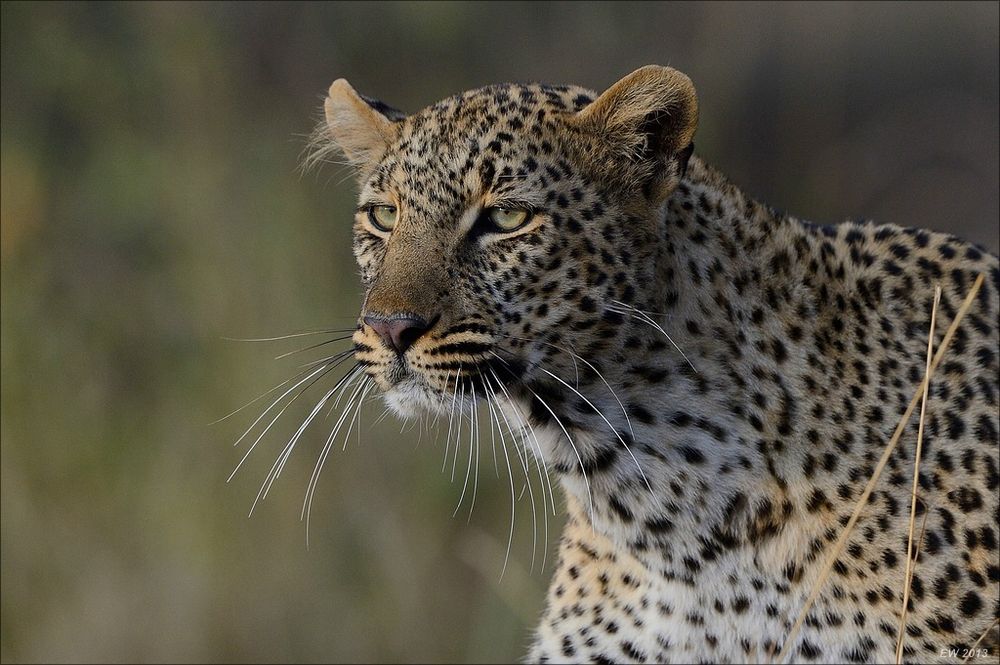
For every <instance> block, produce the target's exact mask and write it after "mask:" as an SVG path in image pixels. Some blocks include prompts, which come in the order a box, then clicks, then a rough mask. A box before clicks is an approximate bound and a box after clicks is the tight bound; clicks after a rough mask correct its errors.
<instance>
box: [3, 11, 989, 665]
mask: <svg viewBox="0 0 1000 665" xmlns="http://www.w3.org/2000/svg"><path fill="white" fill-rule="evenodd" d="M0 11H2V39H0V43H2V47H0V48H2V60H0V63H2V64H0V71H2V109H0V110H2V197H0V199H2V227H0V230H2V237H0V240H2V253H0V257H2V275H0V277H2V312H0V314H2V341H0V350H2V373H0V376H2V391H0V398H2V420H0V422H2V429H0V435H2V438H0V442H2V466H0V468H2V471H0V480H2V529H0V533H2V557H0V561H2V605H0V609H2V622H0V658H2V660H3V661H4V662H22V661H23V662H28V661H129V662H146V661H213V662H221V661H226V662H229V661H255V662H256V661H367V662H371V661H376V662H378V661H387V662H388V661H395V662H401V661H410V662H448V661H451V662H511V661H512V660H513V659H515V658H519V657H520V656H522V655H523V653H524V649H525V645H526V644H527V643H528V640H529V637H530V631H531V628H532V626H533V624H534V622H535V619H536V617H537V615H538V613H539V611H540V610H541V607H542V601H543V594H544V588H545V586H546V583H547V580H548V576H549V574H550V573H551V567H552V556H551V551H552V550H553V549H554V545H555V541H556V537H557V536H556V534H557V533H558V526H559V525H558V523H559V520H560V519H561V516H556V517H551V516H550V520H549V522H550V524H549V534H548V544H549V552H550V555H549V558H548V562H547V563H546V566H545V569H544V570H543V569H541V565H540V564H541V561H540V550H539V552H537V553H536V560H535V561H534V566H532V520H531V508H530V505H529V503H528V501H527V498H524V499H522V500H521V501H520V502H519V503H518V507H517V517H518V520H517V526H516V529H515V531H516V533H515V537H514V541H513V546H512V548H511V554H510V560H509V562H508V564H507V567H506V571H505V574H504V576H503V579H502V580H500V579H499V578H500V574H501V571H503V566H504V559H505V550H506V546H507V530H508V525H509V520H510V512H509V511H510V508H509V489H508V486H507V480H506V478H501V479H500V480H497V479H496V478H494V477H493V469H492V464H491V463H489V462H488V461H487V460H486V458H485V457H484V461H483V469H484V471H487V469H488V472H484V474H483V477H482V478H481V482H480V483H479V489H478V498H477V502H476V508H475V511H474V512H473V513H472V516H471V518H469V516H468V512H467V508H468V506H469V497H468V496H467V497H466V498H465V503H464V506H463V510H462V511H461V512H459V513H458V515H457V516H456V517H452V512H453V510H454V507H455V505H456V504H457V503H458V500H459V497H460V495H461V489H462V471H463V468H464V460H463V461H462V462H460V465H459V472H458V474H457V478H456V480H455V481H454V482H451V481H450V475H451V474H450V468H449V469H447V470H446V471H445V472H444V473H442V472H441V462H442V450H443V448H442V446H441V445H440V442H439V443H438V444H435V443H434V442H433V441H432V439H433V438H434V437H433V436H429V435H427V434H425V435H424V436H423V441H422V442H421V443H420V444H419V445H417V439H418V436H417V432H416V431H413V432H407V433H404V434H400V432H399V424H398V423H396V422H394V421H393V420H392V419H391V418H390V419H387V420H385V421H383V422H381V423H379V424H377V425H376V424H374V421H375V419H376V418H377V416H378V415H379V414H380V413H381V411H382V407H381V405H379V404H377V403H372V404H370V405H366V407H365V408H364V410H363V411H362V421H363V424H362V426H361V428H360V432H361V435H360V437H359V438H355V435H354V434H352V437H351V443H350V445H349V446H348V447H347V450H346V451H340V450H339V446H338V449H337V450H335V452H334V453H333V454H331V456H330V459H329V460H328V462H327V464H326V468H325V471H324V474H323V476H322V479H321V481H320V484H319V489H318V491H317V495H316V500H315V505H314V509H313V519H312V525H311V531H310V542H309V547H308V548H307V547H306V541H305V528H304V525H303V524H302V523H301V522H300V521H299V510H300V507H301V504H302V499H303V495H304V492H305V489H306V486H307V484H308V482H309V476H310V473H311V471H312V467H313V463H314V461H315V459H316V456H317V454H318V452H319V450H320V448H321V447H322V445H323V443H324V440H325V439H324V436H325V433H326V431H328V430H329V423H325V424H324V423H321V424H320V426H318V427H314V428H311V429H310V430H309V431H307V432H306V434H305V435H304V436H303V437H302V439H301V441H299V444H298V447H297V448H296V450H295V454H294V455H293V456H292V457H291V459H290V461H289V464H288V466H287V468H286V469H285V471H284V474H283V475H282V476H281V478H280V479H279V480H278V481H277V482H276V483H275V485H274V488H273V490H272V491H271V494H270V495H269V496H268V497H267V500H266V501H265V502H263V503H262V504H261V505H259V506H258V508H257V510H256V512H255V513H254V515H253V517H252V518H250V519H248V518H247V513H248V511H249V509H250V506H251V505H252V503H253V500H254V497H255V496H256V494H257V490H258V488H259V486H260V484H261V482H262V481H263V480H264V478H265V477H266V475H267V472H268V469H269V468H270V466H271V464H272V462H273V461H274V459H275V457H276V456H277V455H278V453H279V451H280V450H281V448H282V446H283V445H284V444H285V443H286V442H287V441H288V439H289V437H290V436H291V435H292V434H293V433H294V431H295V429H296V427H297V425H298V424H299V423H300V422H301V421H302V419H303V418H304V417H305V415H307V414H308V412H309V410H310V408H311V406H312V403H306V402H305V400H304V399H303V400H300V401H299V402H298V403H296V405H295V406H293V407H292V408H290V409H289V410H288V412H286V414H285V415H284V416H283V417H282V419H281V420H279V421H278V423H277V424H276V425H275V426H274V427H273V428H272V430H271V431H270V432H269V433H268V435H267V436H265V437H264V439H263V440H262V441H261V443H260V444H259V445H258V447H257V450H255V452H254V454H253V455H251V456H250V458H249V459H248V460H247V462H246V464H245V465H244V466H243V468H242V469H241V470H240V472H239V474H237V475H236V477H235V478H234V479H233V481H232V482H231V483H229V484H227V483H226V478H227V477H228V476H229V474H230V472H231V471H232V469H233V468H234V467H235V466H236V464H237V463H238V462H239V460H240V458H241V457H242V455H243V454H244V451H245V450H246V447H247V445H248V444H249V443H251V441H249V440H245V441H244V442H242V443H241V444H240V446H239V447H238V448H233V447H232V445H231V444H232V443H233V442H234V441H235V440H236V439H237V438H238V437H239V435H240V434H241V433H242V432H243V431H244V429H246V427H248V426H249V425H250V423H251V422H252V421H253V419H254V418H255V417H256V415H257V414H258V413H259V412H260V411H261V410H262V409H263V408H264V407H265V406H266V405H267V402H264V401H261V402H258V403H256V404H254V405H252V406H251V407H249V408H247V409H245V410H244V411H241V412H239V413H238V414H236V415H235V416H233V417H232V418H229V419H228V420H224V421H222V422H221V423H218V424H214V425H209V423H211V422H212V421H214V420H216V419H218V418H220V417H222V416H224V415H225V414H227V413H229V412H230V411H232V410H233V409H235V408H237V407H238V406H240V405H242V404H243V403H245V402H246V401H248V400H249V399H251V398H252V397H254V396H256V395H257V394H259V393H261V392H263V391H264V390H266V389H268V388H270V387H271V386H273V385H275V384H278V383H279V382H281V381H283V380H284V379H286V378H287V377H288V376H290V375H292V374H293V373H294V372H295V371H297V367H298V365H299V364H300V363H302V362H305V361H308V360H311V359H314V358H317V357H320V356H321V355H322V352H323V351H324V350H325V349H327V348H331V347H332V348H334V349H335V350H337V349H339V348H346V347H340V346H337V345H336V344H334V345H331V346H327V347H321V348H320V349H316V350H313V351H311V352H306V353H303V354H299V355H296V356H292V357H289V358H285V359H282V360H275V359H274V357H275V356H276V355H279V354H281V353H284V352H287V351H291V350H294V349H296V348H298V347H301V346H305V345H307V344H308V343H310V341H312V340H315V339H316V338H310V337H306V338H291V339H287V340H282V341H277V342H273V343H241V342H232V341H227V340H226V339H224V338H226V337H266V336H277V335H282V334H287V333H292V332H295V331H299V330H304V329H315V328H342V327H350V326H351V325H352V321H353V317H354V315H355V311H356V307H357V305H358V302H359V296H360V293H359V288H358V285H357V281H356V275H355V270H354V265H353V260H352V258H351V254H350V219H351V210H352V206H353V204H354V199H353V197H354V183H353V180H352V179H351V176H350V174H349V173H346V172H343V171H339V170H338V169H336V168H327V169H326V170H324V171H321V172H320V173H318V174H308V175H304V176H303V175H301V174H300V172H299V171H298V166H299V163H300V158H301V154H302V150H303V146H304V136H305V135H307V134H308V133H309V132H310V130H311V129H312V127H313V124H314V122H315V121H316V119H317V113H318V110H319V107H320V103H321V96H322V95H323V94H324V92H325V90H326V88H327V86H328V85H329V83H330V82H331V81H332V80H334V79H335V78H338V77H342V76H343V77H346V78H348V79H349V80H350V81H351V82H352V83H353V84H354V86H355V87H356V88H357V89H358V90H360V91H362V92H364V93H366V94H369V95H371V96H375V97H378V98H381V99H383V100H385V101H387V102H388V103H390V104H392V105H394V106H397V107H399V108H402V109H405V110H411V111H412V110H416V109H418V108H420V107H422V106H424V105H427V104H430V103H431V102H433V101H435V100H437V99H440V98H442V97H445V96H447V95H450V94H453V93H455V92H458V91H461V90H463V89H466V88H470V87H477V86H480V85H483V84H487V83H494V82H502V81H510V80H517V81H524V80H539V81H544V82H551V83H577V84H581V85H585V86H588V87H591V88H595V89H603V88H604V87H606V86H608V85H610V84H611V83H613V82H614V81H615V80H617V79H618V78H620V77H621V76H623V75H624V74H626V73H628V72H630V71H631V70H633V69H635V68H636V67H638V66H641V65H644V64H647V63H658V64H669V65H672V66H674V67H677V68H679V69H681V70H683V71H684V72H686V73H687V74H689V75H690V76H691V78H692V79H693V80H694V82H695V85H696V86H697V88H698V91H699V96H700V100H701V110H702V111H701V124H700V129H699V132H698V135H697V138H696V143H697V151H698V153H699V154H700V155H701V156H702V157H703V158H705V159H707V160H708V161H709V162H711V163H713V164H714V165H716V166H717V167H719V168H720V169H722V170H723V171H724V172H726V173H727V174H728V175H729V176H730V177H731V178H732V179H733V180H734V181H735V182H736V183H738V184H740V185H742V186H743V187H745V188H746V189H747V190H748V191H749V192H750V193H752V194H754V195H756V196H757V197H759V198H760V199H762V200H764V201H766V202H768V203H770V204H772V205H774V206H776V207H779V208H782V209H785V210H787V211H789V212H791V213H793V214H796V215H799V216H802V217H805V218H808V219H812V220H814V221H821V222H835V221H838V220H842V219H845V218H847V217H870V218H874V219H876V220H878V221H882V222H894V223H898V224H902V225H907V226H924V227H930V228H933V229H938V230H943V231H949V232H954V233H957V234H959V235H962V236H964V237H966V238H969V239H971V240H974V241H976V242H978V243H981V244H983V245H985V246H986V247H987V248H989V249H990V250H992V251H994V252H995V251H997V247H998V239H997V233H998V194H997V192H998V151H1000V150H998V148H1000V146H998V5H997V4H996V3H983V4H958V3H946V4H933V3H931V4H928V3H914V4H909V3H907V4H871V5H868V4H852V3H843V4H841V3H837V4H821V3H807V4H801V5H798V4H791V3H775V4H752V3H738V4H726V3H710V4H673V3H671V4H669V5H668V4H652V3H641V4H631V3H625V2H614V3H584V4H562V3H527V4H518V3H513V4H508V3H493V4H487V3H451V2H449V3H440V4H437V3H391V4H390V3H386V4H367V3H333V4H295V3H280V4H279V3H274V4H242V3H241V4H202V3H197V4H194V3H192V4H187V3H183V4H174V3H156V4H153V3H128V4H103V3H102V4H97V3H93V4H61V3H58V4H57V3H38V4H28V3H9V2H5V3H3V5H2V6H0ZM320 339H322V338H320ZM310 354H312V355H310ZM314 399H315V398H314ZM324 430H326V431H324ZM557 498H558V495H557ZM537 537H538V538H539V539H542V537H543V536H542V534H541V533H540V530H539V533H538V535H537Z"/></svg>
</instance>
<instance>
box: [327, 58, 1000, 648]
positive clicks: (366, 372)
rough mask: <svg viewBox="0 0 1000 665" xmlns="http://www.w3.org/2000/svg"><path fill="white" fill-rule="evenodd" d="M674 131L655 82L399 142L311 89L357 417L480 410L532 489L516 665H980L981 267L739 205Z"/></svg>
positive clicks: (535, 94)
mask: <svg viewBox="0 0 1000 665" xmlns="http://www.w3.org/2000/svg"><path fill="white" fill-rule="evenodd" d="M698 117H699V104H698V97H697V94H696V91H695V87H694V84H693V83H692V81H691V79H690V78H689V77H688V76H687V75H685V74H683V73H682V72H680V71H678V70H676V69H673V68H670V67H664V66H657V65H649V66H645V67H642V68H640V69H638V70H636V71H634V72H632V73H631V74H629V75H627V76H625V77H624V78H622V79H621V80H619V81H618V82H616V83H614V84H613V85H611V86H610V87H608V88H607V89H605V90H604V91H603V92H601V93H596V92H594V91H592V90H590V89H588V88H584V87H580V86H575V85H548V84H538V83H524V84H521V83H517V84H501V85H489V86H486V87H481V88H478V89H473V90H469V91H466V92H462V93H460V94H456V95H454V96H451V97H448V98H446V99H444V100H442V101H439V102H437V103H434V104H432V105H431V106H428V107H426V108H425V109H423V110H421V111H418V112H415V113H410V114H407V113H404V112H401V111H398V110H396V109H395V108H393V107H391V106H389V105H387V104H386V103H384V102H382V101H379V100H376V99H374V98H372V97H368V96H365V95H362V94H360V93H358V92H356V91H355V90H354V88H353V87H352V86H351V84H349V83H348V82H347V81H346V80H344V79H338V80H337V81H335V82H334V83H333V84H332V85H331V86H330V88H329V91H328V94H327V96H326V97H325V100H324V106H323V113H322V117H321V120H320V123H319V127H318V129H317V132H316V137H315V140H314V144H313V152H312V153H311V159H313V160H314V161H316V162H323V161H329V160H331V159H332V158H333V156H334V155H336V157H337V158H338V159H340V160H341V162H340V163H346V164H348V165H349V166H350V168H351V169H352V170H353V173H354V175H355V176H356V177H357V181H358V184H359V198H358V206H357V208H356V211H355V215H354V222H353V252H354V256H355V257H356V259H357V263H358V267H359V272H360V280H361V283H362V286H363V291H364V298H363V303H362V305H361V308H360V312H359V314H358V318H357V323H356V328H355V329H354V330H353V333H352V334H353V337H352V342H353V356H354V360H355V362H356V368H357V369H356V372H357V373H360V375H363V376H364V380H365V381H366V383H365V384H364V385H365V391H368V390H370V391H371V392H372V393H373V394H380V395H381V396H382V398H383V399H384V401H385V402H386V404H387V406H388V408H389V409H391V411H392V412H393V413H395V414H396V415H397V416H399V417H400V418H401V419H403V420H410V419H414V418H418V417H423V416H427V415H437V416H441V415H442V414H443V415H444V417H445V418H447V417H448V415H449V414H451V416H452V417H454V414H455V412H456V405H457V412H458V413H459V414H461V413H463V412H466V411H467V412H470V413H471V412H472V411H473V410H474V409H476V408H478V405H481V404H486V405H487V407H488V409H489V414H490V416H491V418H493V419H494V422H495V423H496V426H497V427H498V428H499V427H500V424H501V422H503V423H505V424H506V427H507V431H508V433H509V434H510V440H511V442H512V443H514V444H516V446H517V447H518V449H519V450H521V451H523V454H524V455H525V456H526V457H528V456H530V458H531V459H534V460H535V462H536V464H539V465H541V467H543V468H544V469H545V473H546V476H547V477H551V476H554V477H555V479H556V480H557V483H556V484H557V485H558V486H559V487H560V488H561V490H560V492H561V494H562V499H563V503H564V505H563V509H564V511H565V520H566V521H565V526H564V531H563V533H562V535H561V538H560V539H559V542H558V553H557V562H556V564H555V571H554V574H553V577H552V580H551V584H550V586H549V589H548V593H547V598H546V601H545V608H544V610H543V611H542V615H541V618H540V621H539V623H538V626H537V629H536V630H535V632H534V633H533V636H532V637H530V638H526V642H525V645H524V648H525V651H524V653H525V659H526V662H537V663H555V662H580V663H583V662H588V663H611V662H615V663H641V662H660V663H671V662H678V663H680V662H683V663H729V662H733V663H735V662H781V661H782V660H783V661H785V662H847V663H862V662H897V660H896V658H897V648H898V647H899V646H900V644H899V643H900V642H901V652H900V654H899V655H900V658H901V660H902V661H903V662H958V660H961V657H962V655H961V654H959V655H956V654H957V653H958V652H959V651H962V653H968V650H969V649H971V648H974V647H977V648H979V650H980V651H979V652H981V653H983V654H988V656H989V657H990V658H995V657H996V651H995V649H996V641H995V637H994V638H989V637H987V636H988V635H989V634H990V633H991V630H992V629H993V627H994V626H995V625H996V622H997V617H998V615H1000V600H998V583H1000V566H998V485H1000V471H998V441H1000V435H998V431H1000V422H998V418H1000V416H998V399H1000V386H998V372H1000V367H998V358H1000V354H998V346H1000V343H998V342H1000V338H998V330H1000V322H998V313H1000V301H998V293H1000V268H998V257H997V256H996V255H995V254H993V253H991V252H990V251H988V250H986V249H984V248H982V247H979V246H977V245H975V244H972V243H969V242H966V241H963V240H962V239H960V238H957V237H955V236H953V235H949V234H946V233H942V232H937V231H931V230H926V229H922V228H909V227H903V226H896V225H891V224H878V223H875V222H872V221H867V220H863V219H852V220H847V221H844V222H842V223H837V224H818V223H812V222H809V221H806V220H803V219H800V218H798V217H796V216H794V215H791V214H789V213H786V212H782V211H780V210H778V209H776V208H773V207H770V206H768V205H766V204H764V203H761V202H759V201H757V200H755V199H754V198H753V197H752V196H751V195H749V194H747V193H745V192H744V191H743V190H742V189H740V188H739V187H738V186H737V185H735V184H733V183H732V182H730V180H728V179H727V178H726V177H725V176H724V175H723V174H722V173H721V172H719V171H717V170H716V169H714V168H713V167H712V166H710V165H709V164H707V163H706V162H705V161H704V160H703V159H702V158H700V157H699V156H698V155H696V154H694V135H695V131H696V128H697V124H698ZM977 289H978V290H977ZM935 292H937V293H938V294H939V295H938V296H937V300H935V296H934V294H935ZM970 294H974V295H973V296H970ZM970 298H971V299H970ZM932 322H935V325H934V326H933V327H932ZM949 324H954V325H953V329H952V330H950V332H946V328H948V325H949ZM946 338H947V339H946ZM929 342H930V343H931V349H932V350H938V349H942V345H946V347H944V348H943V349H942V350H941V354H942V355H941V356H940V360H939V361H937V364H936V365H934V367H932V368H931V369H934V371H933V372H932V373H930V374H928V372H927V370H928V368H929V367H930V366H929V365H928V358H929V356H928V353H929V349H928V343H929ZM925 376H927V377H928V378H927V380H926V381H925ZM925 384H926V391H924V386H925ZM920 395H923V398H921V400H920V401H921V402H922V406H921V407H920V409H919V410H918V411H919V413H917V412H915V410H914V408H912V405H913V403H914V400H915V399H916V398H917V396H920ZM463 409H464V410H465V411H463ZM459 420H461V417H460V418H459ZM897 430H898V433H897V436H894V432H897ZM894 439H895V441H894ZM918 446H919V448H920V451H921V458H920V463H919V466H917V460H916V453H917V448H918ZM494 454H496V453H495V452H494ZM883 458H884V459H883ZM880 460H881V462H880ZM876 474H877V475H876ZM873 476H875V477H876V479H875V480H874V481H873V480H872V479H873ZM872 482H874V484H873V485H871V487H870V488H869V489H868V490H866V486H867V485H869V484H870V483H872ZM550 491H551V487H550ZM911 514H912V519H911ZM848 527H850V528H849V529H848ZM838 541H841V546H840V547H839V548H838V547H837V543H838ZM831 566H832V567H831ZM907 577H909V582H908V583H907V581H906V580H907ZM814 587H815V588H816V589H817V591H816V593H815V594H813V599H812V601H811V602H810V592H811V591H812V590H813V588H814ZM904 596H906V597H907V600H906V603H905V610H906V611H905V616H903V615H904ZM807 602H808V603H809V604H808V607H807ZM803 612H805V614H804V615H802V613H803ZM800 615H802V616H804V619H801V620H800V621H799V628H798V629H797V630H793V627H794V626H795V624H796V621H797V619H799V618H800ZM993 632H994V634H995V631H993ZM984 637H987V639H986V640H985V641H981V640H983V638H984ZM994 662H996V661H994Z"/></svg>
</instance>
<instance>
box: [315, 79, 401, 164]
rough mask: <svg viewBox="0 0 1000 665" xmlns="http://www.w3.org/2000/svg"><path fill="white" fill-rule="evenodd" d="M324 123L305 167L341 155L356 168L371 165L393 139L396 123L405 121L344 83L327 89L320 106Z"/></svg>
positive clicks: (344, 81)
mask: <svg viewBox="0 0 1000 665" xmlns="http://www.w3.org/2000/svg"><path fill="white" fill-rule="evenodd" d="M323 111H324V120H323V121H322V122H321V123H320V126H319V127H317V129H316V131H315V132H314V134H313V138H312V141H311V146H312V150H310V153H309V156H308V157H307V158H306V166H313V165H315V164H318V163H320V162H324V161H326V160H327V159H328V158H329V156H330V155H331V153H336V152H341V153H343V154H344V156H345V157H346V158H347V161H348V162H349V163H350V164H351V165H352V166H355V167H358V168H362V169H363V168H364V167H366V166H370V165H372V164H374V163H375V162H376V161H377V160H378V159H379V157H381V156H382V154H383V153H384V152H385V149H386V148H388V147H389V145H390V143H392V141H393V140H394V139H395V138H396V135H397V132H398V124H397V123H398V122H399V121H401V120H403V119H404V118H405V117H406V114H404V113H402V112H401V111H397V110H396V109H394V108H392V107H390V106H388V105H386V104H383V103H382V102H380V101H378V100H375V99H371V98H369V97H365V96H363V95H359V94H358V93H357V92H356V91H355V90H354V88H352V87H351V84H350V83H348V82H347V79H337V80H336V81H334V82H333V84H331V85H330V90H329V93H328V94H327V97H326V100H325V101H324V103H323Z"/></svg>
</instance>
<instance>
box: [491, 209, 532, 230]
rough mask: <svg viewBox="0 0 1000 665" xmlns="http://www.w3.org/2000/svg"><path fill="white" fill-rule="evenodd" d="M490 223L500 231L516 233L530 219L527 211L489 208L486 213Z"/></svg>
mask: <svg viewBox="0 0 1000 665" xmlns="http://www.w3.org/2000/svg"><path fill="white" fill-rule="evenodd" d="M486 212H487V215H489V218H490V221H491V222H493V225H494V226H496V227H497V228H498V229H499V230H501V231H507V232H510V231H516V230H517V229H519V228H521V227H522V226H524V224H525V222H527V221H528V219H529V218H530V217H531V215H530V214H529V213H528V211H527V210H517V209H510V208H490V209H489V210H487V211H486Z"/></svg>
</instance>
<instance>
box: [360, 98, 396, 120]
mask: <svg viewBox="0 0 1000 665" xmlns="http://www.w3.org/2000/svg"><path fill="white" fill-rule="evenodd" d="M358 96H359V97H361V99H363V100H364V101H365V103H366V104H368V106H370V107H372V108H373V109H374V110H375V111H378V112H379V113H381V114H382V115H384V116H385V117H386V118H388V119H389V120H391V121H393V122H399V121H400V120H405V119H406V114H405V113H403V112H402V111H400V110H399V109H395V108H393V107H391V106H389V105H388V104H386V103H385V102H381V101H379V100H377V99H374V98H373V97H369V96H368V95H361V94H359V95H358Z"/></svg>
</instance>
